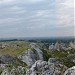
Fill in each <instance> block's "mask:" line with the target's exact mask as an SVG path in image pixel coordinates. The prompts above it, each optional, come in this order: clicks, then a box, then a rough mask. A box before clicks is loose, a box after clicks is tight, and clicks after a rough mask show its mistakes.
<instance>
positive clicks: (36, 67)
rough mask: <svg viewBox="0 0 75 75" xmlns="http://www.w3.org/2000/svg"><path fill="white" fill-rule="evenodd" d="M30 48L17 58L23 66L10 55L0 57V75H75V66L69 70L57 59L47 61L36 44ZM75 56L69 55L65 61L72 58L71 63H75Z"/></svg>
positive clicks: (52, 58) (32, 44) (51, 58)
mask: <svg viewBox="0 0 75 75" xmlns="http://www.w3.org/2000/svg"><path fill="white" fill-rule="evenodd" d="M30 46H31V48H30V49H28V50H27V51H24V52H23V53H22V54H20V55H18V56H17V59H18V60H20V62H23V63H22V65H19V64H16V63H17V61H16V60H15V59H14V58H13V57H11V56H9V55H3V56H0V62H1V64H0V75H75V66H72V67H70V68H69V67H68V66H66V65H64V64H63V61H60V60H59V59H58V58H55V57H50V58H48V61H46V60H45V53H43V51H42V50H41V49H40V47H39V46H38V45H37V44H36V43H31V44H30ZM74 56H75V55H68V56H67V57H66V58H65V59H68V60H69V59H70V58H72V59H71V61H72V62H74V63H75V61H74V60H75V59H74ZM24 63H25V64H26V65H24ZM15 64H16V65H15Z"/></svg>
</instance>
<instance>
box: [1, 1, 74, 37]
mask: <svg viewBox="0 0 75 75" xmlns="http://www.w3.org/2000/svg"><path fill="white" fill-rule="evenodd" d="M62 36H74V0H0V38H9V37H62Z"/></svg>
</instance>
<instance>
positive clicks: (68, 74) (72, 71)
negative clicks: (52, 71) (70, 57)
mask: <svg viewBox="0 0 75 75" xmlns="http://www.w3.org/2000/svg"><path fill="white" fill-rule="evenodd" d="M64 75H75V66H73V67H71V68H69V69H67V70H66V71H65V73H64Z"/></svg>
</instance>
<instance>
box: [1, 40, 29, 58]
mask: <svg viewBox="0 0 75 75" xmlns="http://www.w3.org/2000/svg"><path fill="white" fill-rule="evenodd" d="M0 43H6V44H11V45H14V44H15V45H17V47H6V48H0V54H1V55H5V54H9V55H11V56H13V57H16V56H17V55H19V54H21V53H22V52H24V51H26V50H27V49H28V48H29V42H27V41H10V42H0Z"/></svg>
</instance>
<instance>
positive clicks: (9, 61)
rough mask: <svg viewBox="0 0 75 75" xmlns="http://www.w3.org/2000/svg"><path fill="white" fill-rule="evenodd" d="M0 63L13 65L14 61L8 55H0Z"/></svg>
mask: <svg viewBox="0 0 75 75" xmlns="http://www.w3.org/2000/svg"><path fill="white" fill-rule="evenodd" d="M0 61H1V62H3V63H5V64H15V63H16V60H15V59H14V58H13V57H11V56H10V55H2V56H0Z"/></svg>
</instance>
